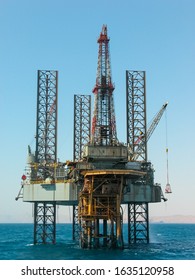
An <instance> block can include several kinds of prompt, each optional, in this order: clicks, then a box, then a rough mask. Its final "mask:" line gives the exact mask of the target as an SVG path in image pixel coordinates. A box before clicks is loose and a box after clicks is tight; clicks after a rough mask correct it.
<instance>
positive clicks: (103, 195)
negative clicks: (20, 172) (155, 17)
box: [23, 25, 162, 248]
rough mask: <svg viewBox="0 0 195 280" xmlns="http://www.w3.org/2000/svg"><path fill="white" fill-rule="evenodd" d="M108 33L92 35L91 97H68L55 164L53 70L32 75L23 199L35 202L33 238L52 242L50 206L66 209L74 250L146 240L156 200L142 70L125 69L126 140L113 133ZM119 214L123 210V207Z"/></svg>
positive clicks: (53, 209) (53, 222)
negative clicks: (32, 122) (64, 151)
mask: <svg viewBox="0 0 195 280" xmlns="http://www.w3.org/2000/svg"><path fill="white" fill-rule="evenodd" d="M109 41H110V39H109V37H108V34H107V26H105V25H103V28H102V31H101V33H100V36H99V38H98V41H97V42H98V46H99V51H98V67H97V76H96V83H95V87H94V89H93V93H94V100H95V101H94V110H93V116H92V124H91V97H90V96H89V95H75V97H74V143H73V147H74V150H73V160H72V161H66V162H64V163H61V162H58V161H57V144H56V143H57V142H56V139H57V106H58V104H57V72H56V71H39V72H38V98H37V135H36V142H37V143H36V152H35V155H34V154H32V152H31V149H29V150H28V151H29V153H28V170H30V173H29V174H28V176H26V177H25V176H24V177H23V201H26V202H32V203H34V204H35V208H34V209H35V211H34V243H35V244H37V243H48V242H50V243H55V242H56V236H55V227H56V219H55V216H56V205H64V206H66V205H72V206H73V239H74V240H75V241H79V244H80V246H81V247H82V248H99V247H112V248H123V247H124V236H123V216H124V215H127V222H128V245H129V247H130V245H131V244H132V243H140V242H141V243H142V242H143V243H147V242H149V211H148V205H149V203H156V202H160V201H161V198H162V190H161V187H160V185H158V184H155V183H154V170H153V168H152V165H151V163H150V162H148V160H147V129H146V86H145V72H144V71H129V70H128V71H126V103H127V104H126V108H127V144H122V142H120V141H119V140H118V138H117V129H116V117H115V109H114V98H113V93H114V85H113V82H112V75H111V66H110V53H109ZM124 205H127V207H125V209H127V210H126V213H123V208H124V207H123V206H124Z"/></svg>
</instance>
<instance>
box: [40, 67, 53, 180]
mask: <svg viewBox="0 0 195 280" xmlns="http://www.w3.org/2000/svg"><path fill="white" fill-rule="evenodd" d="M57 101H58V72H57V71H48V70H38V83H37V126H36V153H35V161H36V162H37V163H39V170H38V176H39V177H41V178H42V179H45V178H46V177H48V176H50V177H51V176H52V175H53V174H52V170H50V169H49V168H45V165H46V164H51V163H55V162H56V161H57Z"/></svg>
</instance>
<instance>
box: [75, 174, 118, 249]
mask: <svg viewBox="0 0 195 280" xmlns="http://www.w3.org/2000/svg"><path fill="white" fill-rule="evenodd" d="M104 172H105V171H103V173H104ZM92 173H93V172H92ZM100 173H101V172H100ZM122 187H123V176H121V175H117V174H116V175H115V176H113V174H110V173H109V172H108V173H107V174H106V175H105V174H104V175H103V174H102V175H101V174H100V176H99V175H98V176H96V175H93V174H91V175H90V174H89V175H87V176H86V177H85V182H84V187H83V190H82V191H81V192H80V194H79V209H78V210H79V212H78V216H79V221H80V224H81V235H80V242H81V247H82V248H98V247H109V248H115V247H117V248H123V234H122V220H123V215H122V213H121V207H120V205H121V194H122Z"/></svg>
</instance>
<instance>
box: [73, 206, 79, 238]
mask: <svg viewBox="0 0 195 280" xmlns="http://www.w3.org/2000/svg"><path fill="white" fill-rule="evenodd" d="M72 225H73V231H72V238H73V240H75V241H77V242H78V241H79V239H80V233H81V225H80V221H79V217H78V206H76V205H73V223H72Z"/></svg>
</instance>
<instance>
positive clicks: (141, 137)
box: [131, 102, 168, 160]
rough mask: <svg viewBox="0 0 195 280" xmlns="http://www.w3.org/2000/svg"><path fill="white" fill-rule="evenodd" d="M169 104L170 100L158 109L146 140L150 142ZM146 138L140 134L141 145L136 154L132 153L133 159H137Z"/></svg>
mask: <svg viewBox="0 0 195 280" xmlns="http://www.w3.org/2000/svg"><path fill="white" fill-rule="evenodd" d="M167 105H168V102H166V103H164V104H163V106H162V107H161V109H160V110H159V111H158V113H157V114H156V115H155V116H154V118H153V121H152V123H151V125H150V127H149V129H148V130H147V133H146V142H148V140H149V139H150V137H151V135H152V133H153V132H154V130H155V128H156V127H157V125H158V123H159V121H160V119H161V117H162V115H163V113H164V111H165V109H166V107H167ZM143 138H144V135H141V136H140V141H141V142H140V145H139V146H138V148H137V149H136V151H135V152H134V154H133V155H132V158H131V160H136V159H137V158H138V155H139V154H138V151H139V150H140V149H141V147H142V145H143V143H144V141H142V140H143Z"/></svg>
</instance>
